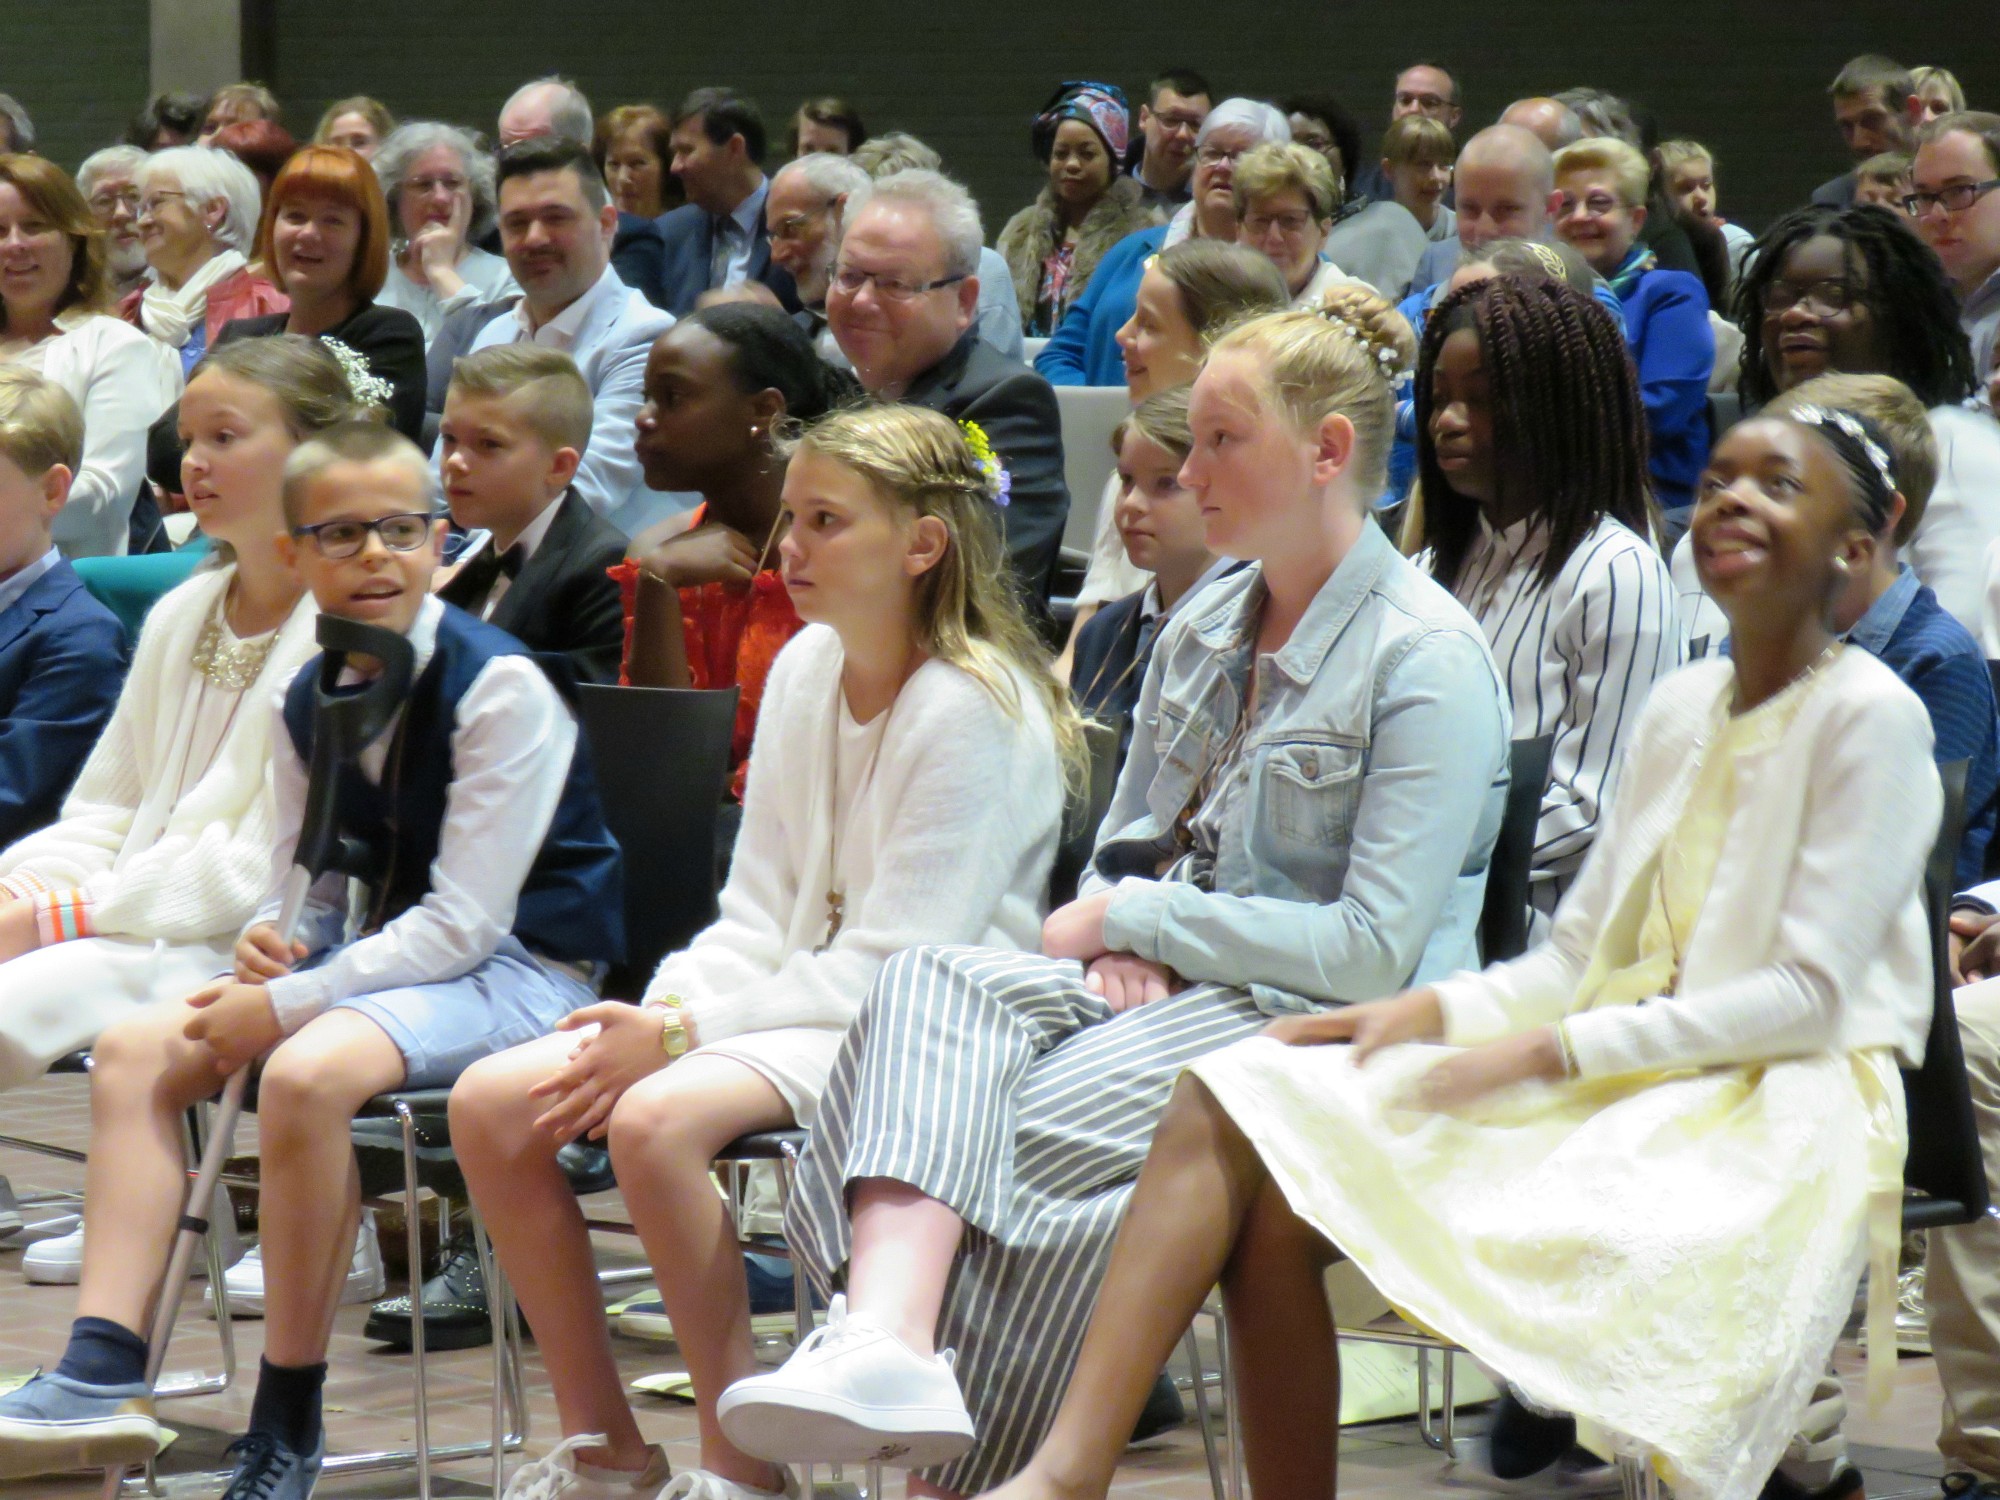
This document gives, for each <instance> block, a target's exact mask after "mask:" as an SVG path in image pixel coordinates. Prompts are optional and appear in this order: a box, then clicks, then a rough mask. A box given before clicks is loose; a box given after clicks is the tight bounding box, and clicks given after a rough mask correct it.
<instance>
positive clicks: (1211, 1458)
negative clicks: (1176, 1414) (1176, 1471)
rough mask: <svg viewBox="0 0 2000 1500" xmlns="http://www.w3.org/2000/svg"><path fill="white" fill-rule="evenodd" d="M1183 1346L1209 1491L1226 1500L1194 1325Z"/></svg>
mask: <svg viewBox="0 0 2000 1500" xmlns="http://www.w3.org/2000/svg"><path fill="white" fill-rule="evenodd" d="M1181 1344H1182V1347H1183V1348H1185V1349H1186V1350H1187V1360H1188V1373H1189V1374H1190V1375H1191V1376H1193V1377H1194V1419H1195V1421H1196V1423H1197V1424H1199V1425H1200V1427H1201V1451H1202V1456H1203V1457H1204V1458H1206V1459H1207V1460H1208V1490H1209V1493H1210V1495H1212V1496H1213V1497H1214V1500H1224V1496H1223V1492H1222V1459H1221V1456H1220V1455H1219V1454H1218V1453H1217V1452H1216V1448H1215V1429H1214V1428H1213V1427H1211V1426H1210V1425H1209V1421H1208V1376H1207V1375H1206V1374H1205V1373H1203V1371H1202V1368H1201V1343H1200V1341H1199V1340H1198V1339H1196V1338H1195V1334H1194V1324H1192V1323H1189V1324H1188V1331H1187V1336H1186V1337H1185V1338H1183V1339H1182V1340H1181Z"/></svg>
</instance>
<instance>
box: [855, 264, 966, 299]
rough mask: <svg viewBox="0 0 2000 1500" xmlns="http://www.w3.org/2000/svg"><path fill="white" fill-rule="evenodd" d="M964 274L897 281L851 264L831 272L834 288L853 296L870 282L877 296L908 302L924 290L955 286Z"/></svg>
mask: <svg viewBox="0 0 2000 1500" xmlns="http://www.w3.org/2000/svg"><path fill="white" fill-rule="evenodd" d="M965 279H966V278H965V277H964V276H940V277H939V278H938V279H937V280H936V281H898V280H897V279H896V278H895V277H893V276H877V275H876V274H875V273H874V272H873V271H857V270H855V269H854V268H853V267H852V266H844V267H842V268H841V269H840V270H838V271H835V272H834V273H833V285H834V289H835V290H836V291H839V292H843V293H845V294H846V295H847V296H849V297H852V296H855V295H856V294H857V293H859V292H860V290H861V289H862V288H863V287H864V286H867V285H869V284H870V283H871V282H872V283H873V284H874V287H875V294H876V295H877V296H878V297H887V298H888V299H889V300H890V301H891V302H908V301H909V300H910V299H911V298H913V297H921V296H923V295H924V293H926V292H935V291H941V290H942V289H943V288H945V287H948V286H957V285H958V284H959V283H960V282H961V281H964V280H965Z"/></svg>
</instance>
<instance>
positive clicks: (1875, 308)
mask: <svg viewBox="0 0 2000 1500" xmlns="http://www.w3.org/2000/svg"><path fill="white" fill-rule="evenodd" d="M1737 316H1738V318H1739V320H1740V322H1741V324H1742V328H1743V337H1744V346H1743V373H1742V376H1741V379H1740V381H1739V388H1740V390H1741V392H1742V395H1743V402H1744V405H1745V406H1746V407H1751V408H1754V407H1757V406H1761V405H1762V404H1763V403H1764V402H1766V401H1768V400H1770V399H1771V398H1772V397H1773V396H1775V395H1777V394H1778V393H1779V392H1781V391H1786V390H1789V389H1791V388H1792V387H1793V386H1795V385H1798V384H1799V383H1800V382H1802V381H1805V380H1809V379H1811V378H1812V377H1813V376H1815V375H1823V374H1825V373H1827V372H1828V371H1830V370H1839V371H1843V372H1846V373H1849V374H1880V375H1890V376H1893V377H1894V378H1896V379H1897V380H1900V381H1902V383H1903V384H1904V385H1906V386H1908V387H1909V388H1910V390H1911V391H1912V392H1914V393H1915V395H1916V397H1917V399H1918V400H1919V401H1921V402H1923V403H1924V405H1925V406H1926V407H1927V408H1929V410H1930V421H1931V433H1932V436H1933V437H1934V438H1935V439H1936V442H1937V452H1938V459H1937V482H1936V484H1935V485H1934V486H1933V488H1932V490H1931V496H1930V502H1929V503H1928V504H1927V505H1926V506H1925V507H1924V513H1923V518H1922V520H1921V521H1920V522H1919V523H1918V525H1917V529H1916V533H1915V535H1914V536H1912V537H1911V538H1910V540H1909V542H1908V544H1907V545H1906V546H1905V547H1904V548H1903V551H1902V558H1903V561H1905V562H1907V563H1908V564H1909V565H1910V569H1911V571H1912V572H1914V573H1915V574H1916V575H1917V579H1918V581H1919V582H1921V583H1925V584H1928V585H1929V586H1930V587H1931V588H1932V589H1933V590H1935V591H1936V593H1937V597H1938V603H1940V604H1942V605H1943V606H1944V608H1945V612H1946V613H1947V614H1949V615H1951V616H1952V618H1953V619H1955V620H1957V621H1958V622H1959V624H1961V625H1963V626H1964V627H1965V628H1966V629H1967V630H1969V631H1972V632H1973V633H1974V634H1975V635H1977V634H1978V632H1979V629H1980V618H1981V609H1982V601H1983V598H1984V592H1985V585H1986V579H1985V572H1984V559H1985V556H1986V550H1987V547H1988V546H1989V545H1990V544H1991V543H1992V542H1994V541H1995V540H2000V425H1996V423H1995V422H1994V421H1993V419H1992V418H1991V417H1989V416H1987V415H1986V414H1985V413H1983V412H1980V411H1975V410H1968V409H1966V407H1965V404H1964V403H1965V400H1966V398H1967V397H1968V396H1970V395H1972V394H1973V391H1974V384H1973V371H1972V358H1971V354H1970V351H1969V349H1968V347H1967V344H1966V340H1965V334H1964V331H1963V330H1962V329H1961V328H1960V327H1959V326H1958V308H1957V305H1956V303H1955V302H1954V300H1953V298H1952V294H1951V286H1950V284H1949V283H1948V282H1947V281H1946V280H1945V278H1944V275H1943V274H1942V273H1941V272H1940V270H1939V268H1938V260H1937V257H1936V256H1934V255H1932V254H1931V253H1930V252H1929V251H1928V250H1926V249H1925V248H1924V246H1923V245H1922V244H1921V243H1919V242H1918V241H1917V239H1916V238H1915V237H1914V236H1913V235H1911V234H1910V232H1909V231H1908V230H1907V229H1905V228H1903V227H1902V225H1901V224H1899V223H1898V222H1897V221H1896V220H1895V219H1893V218H1891V217H1890V215H1889V214H1888V213H1886V212H1885V211H1883V210H1882V209H1879V208H1852V209H1846V210H1833V209H1826V208H1805V209H1800V210H1798V211H1797V212H1795V213H1792V214H1788V215H1786V216H1785V217H1784V218H1782V219H1780V220H1779V221H1778V222H1777V223H1775V224H1773V225H1772V226H1771V227H1770V228H1769V229H1767V230H1765V231H1764V233H1763V235H1762V236H1761V237H1760V238H1759V239H1758V241H1757V251H1756V256H1755V259H1754V260H1753V261H1752V263H1751V266H1750V269H1749V271H1748V272H1747V273H1746V275H1745V276H1744V279H1743V285H1742V287H1741V288H1740V290H1739V292H1738V307H1737Z"/></svg>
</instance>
